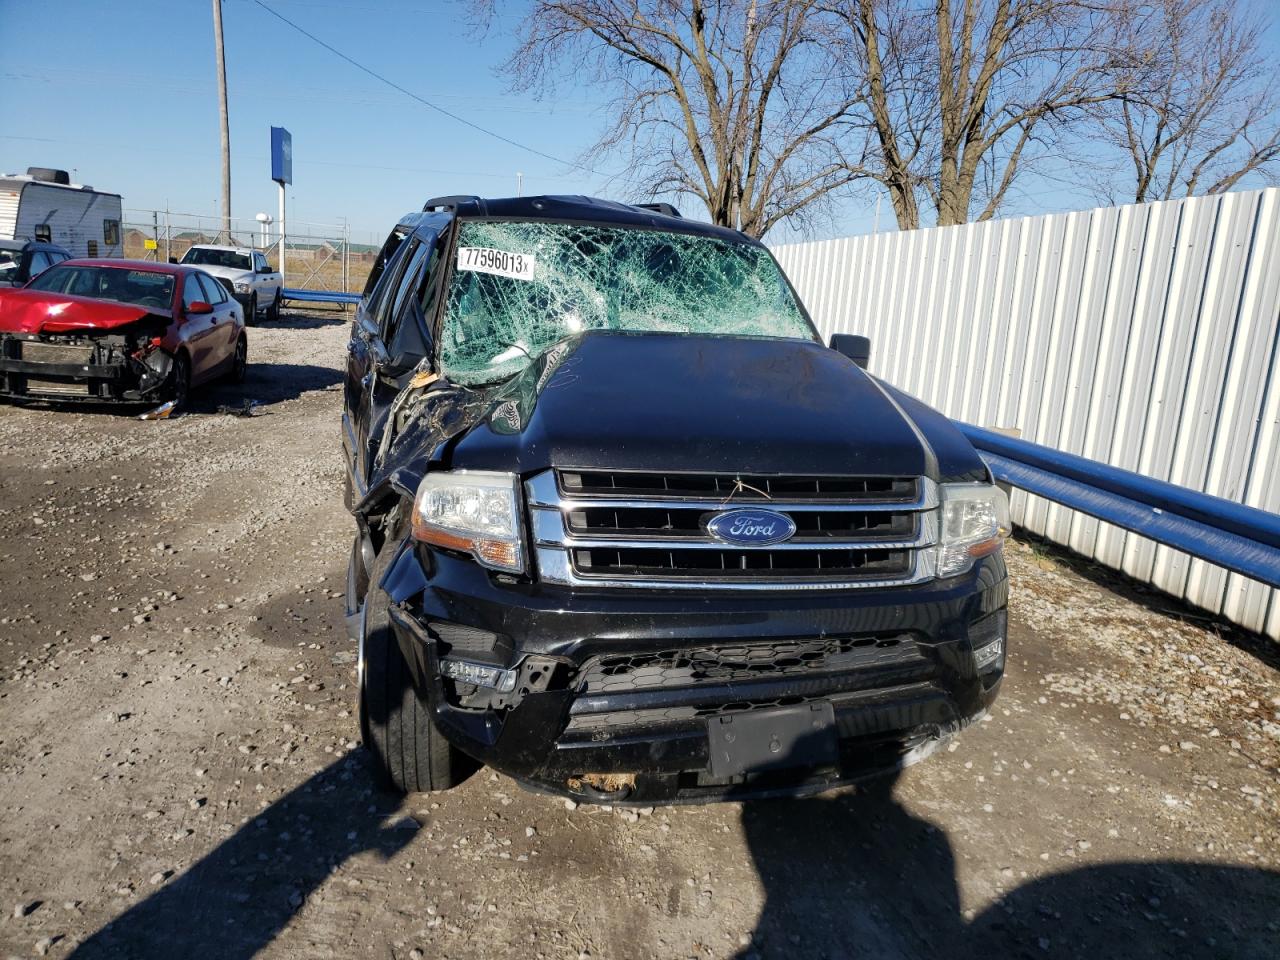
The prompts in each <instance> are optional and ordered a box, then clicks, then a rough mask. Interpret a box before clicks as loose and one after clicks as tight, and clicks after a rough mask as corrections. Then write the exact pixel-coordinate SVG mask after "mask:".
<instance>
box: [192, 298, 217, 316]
mask: <svg viewBox="0 0 1280 960" xmlns="http://www.w3.org/2000/svg"><path fill="white" fill-rule="evenodd" d="M199 313H213V304H212V303H206V302H205V301H203V300H196V301H194V302H193V303H191V304H190V305H189V306H188V307H187V315H188V316H191V315H193V314H199Z"/></svg>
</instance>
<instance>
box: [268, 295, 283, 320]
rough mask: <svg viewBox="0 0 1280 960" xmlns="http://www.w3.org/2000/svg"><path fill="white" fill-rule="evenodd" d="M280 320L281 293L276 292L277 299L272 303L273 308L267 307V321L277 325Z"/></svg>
mask: <svg viewBox="0 0 1280 960" xmlns="http://www.w3.org/2000/svg"><path fill="white" fill-rule="evenodd" d="M279 319H280V291H279V290H277V291H276V297H275V299H274V300H272V301H271V306H269V307H267V320H268V321H270V322H271V323H275V322H276V321H277V320H279Z"/></svg>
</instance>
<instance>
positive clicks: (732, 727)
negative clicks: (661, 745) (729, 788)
mask: <svg viewBox="0 0 1280 960" xmlns="http://www.w3.org/2000/svg"><path fill="white" fill-rule="evenodd" d="M707 746H708V752H709V753H710V755H711V775H712V776H714V777H737V776H741V775H742V774H744V773H755V772H758V771H762V770H780V769H785V768H787V767H818V766H825V765H829V764H833V763H835V762H836V759H837V757H838V753H837V738H836V718H835V710H834V708H832V706H831V703H830V701H826V700H822V701H817V702H814V703H798V704H794V705H792V706H787V707H776V708H773V709H768V710H752V711H750V712H747V713H734V714H729V715H726V716H719V717H711V718H710V719H709V720H708V721H707Z"/></svg>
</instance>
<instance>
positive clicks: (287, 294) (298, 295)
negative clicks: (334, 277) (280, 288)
mask: <svg viewBox="0 0 1280 960" xmlns="http://www.w3.org/2000/svg"><path fill="white" fill-rule="evenodd" d="M284 298H285V299H286V300H296V301H298V302H299V303H359V302H360V294H358V293H339V292H338V291H337V290H300V289H298V288H296V287H285V288H284Z"/></svg>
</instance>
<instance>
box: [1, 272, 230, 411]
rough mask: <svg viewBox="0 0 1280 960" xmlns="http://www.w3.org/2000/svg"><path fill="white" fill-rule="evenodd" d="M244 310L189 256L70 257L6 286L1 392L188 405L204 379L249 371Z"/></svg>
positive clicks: (16, 396)
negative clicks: (184, 259) (178, 261)
mask: <svg viewBox="0 0 1280 960" xmlns="http://www.w3.org/2000/svg"><path fill="white" fill-rule="evenodd" d="M247 360H248V339H247V337H246V336H245V329H244V313H243V311H242V309H241V307H240V305H239V304H238V303H237V302H236V301H235V299H234V298H233V297H232V296H231V295H230V294H229V293H228V292H227V290H226V288H225V287H223V286H222V284H220V283H219V282H218V281H217V280H215V279H213V277H211V276H209V275H208V274H207V273H204V272H202V271H200V270H197V269H193V268H192V267H188V266H179V265H173V264H166V263H151V262H149V261H142V260H67V261H65V262H64V263H60V264H58V265H57V266H55V267H53V268H51V269H49V270H47V271H45V272H44V273H42V274H41V275H40V276H38V277H36V278H35V279H34V280H32V281H31V282H30V283H29V284H27V285H26V286H25V287H22V288H21V289H17V290H3V291H0V396H2V397H5V398H9V399H25V400H89V401H95V402H109V401H118V402H123V403H158V402H163V401H166V400H176V401H178V404H179V405H181V404H182V403H183V402H184V401H185V400H186V398H187V394H188V392H189V391H190V389H191V388H192V387H194V386H198V385H199V384H202V383H207V382H208V381H210V380H214V379H217V378H219V377H223V376H226V377H230V378H231V379H232V380H234V381H236V382H239V381H241V380H243V379H244V373H245V366H246V363H247Z"/></svg>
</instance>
